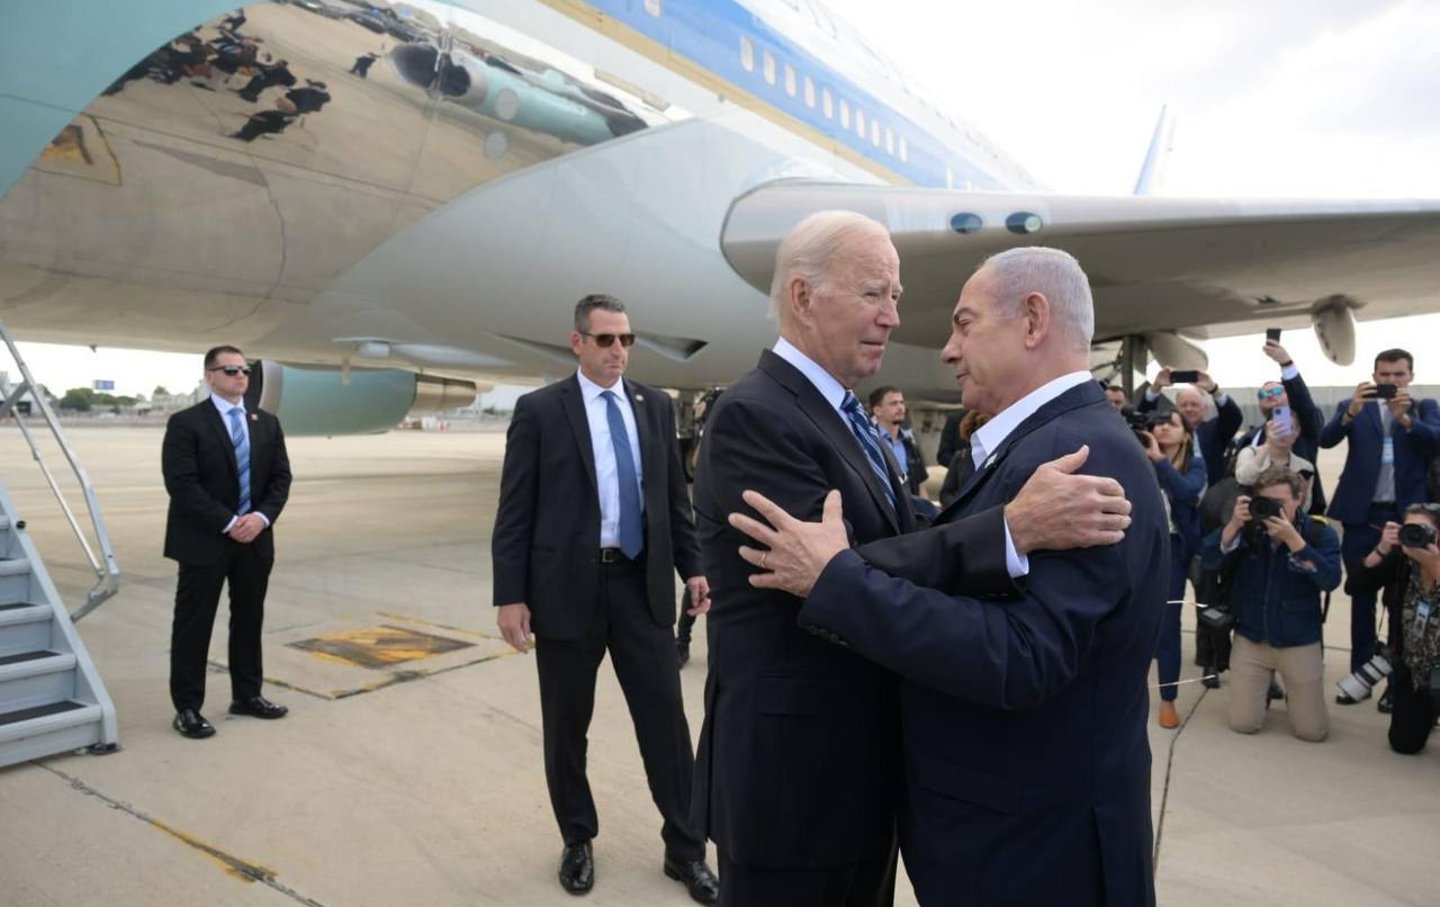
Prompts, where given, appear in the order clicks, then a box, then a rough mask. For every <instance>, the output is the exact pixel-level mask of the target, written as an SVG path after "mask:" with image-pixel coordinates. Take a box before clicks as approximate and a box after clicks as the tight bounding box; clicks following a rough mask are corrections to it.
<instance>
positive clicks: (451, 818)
mask: <svg viewBox="0 0 1440 907" xmlns="http://www.w3.org/2000/svg"><path fill="white" fill-rule="evenodd" d="M0 432H3V434H0V437H3V438H4V439H5V440H4V443H3V444H0V477H3V481H4V482H5V483H6V485H7V486H8V487H9V489H10V492H11V494H12V496H13V497H15V498H16V499H17V501H18V502H19V506H20V507H21V508H22V509H23V511H24V513H23V516H24V517H25V518H26V519H27V520H28V523H29V531H30V532H31V534H32V535H33V536H34V538H35V541H36V542H37V544H38V545H39V547H40V550H41V551H42V553H43V554H44V556H45V558H46V561H47V563H48V565H49V567H50V569H51V571H52V574H53V575H54V577H55V579H56V581H57V583H58V585H59V586H60V588H61V590H62V592H64V593H65V594H66V595H67V597H68V598H69V599H70V600H71V601H78V600H79V598H80V597H81V596H82V595H83V593H84V591H85V590H86V589H87V588H88V587H89V584H90V578H89V577H88V576H87V575H86V573H85V572H84V570H83V569H82V563H81V560H80V554H79V550H78V547H77V546H76V544H75V542H74V540H73V538H72V537H71V536H70V535H69V534H68V528H67V527H65V526H64V524H63V522H62V521H61V520H60V517H59V513H58V510H57V508H56V506H55V504H54V502H53V499H51V498H50V497H49V493H48V491H47V490H46V489H45V488H44V487H43V485H42V482H41V477H40V473H39V470H38V469H37V468H36V467H35V465H34V464H33V463H31V462H30V457H29V452H28V451H27V450H26V449H25V447H24V445H23V444H22V443H21V440H20V438H19V436H18V433H15V432H14V431H13V429H10V428H6V427H3V426H0ZM69 437H70V438H71V440H72V441H73V443H74V445H75V446H76V448H78V450H79V451H80V454H81V456H82V462H83V463H84V464H85V466H86V468H87V469H88V470H89V472H90V474H91V476H92V478H93V480H94V481H95V484H96V485H97V487H98V488H99V494H100V501H101V506H102V507H103V508H104V510H105V517H106V520H107V523H108V525H109V527H110V532H111V534H112V537H113V538H114V540H115V543H116V547H117V552H118V558H119V561H120V564H121V567H122V569H123V570H124V574H125V579H124V587H123V589H122V591H121V593H120V594H119V595H118V596H117V597H116V598H115V599H113V600H112V601H110V602H108V603H107V604H105V605H104V606H102V607H101V608H100V610H99V611H97V612H96V613H94V614H93V615H91V616H90V617H88V618H86V619H85V620H84V621H82V622H81V624H80V630H81V635H82V636H83V637H84V639H85V641H86V644H87V645H88V646H89V648H90V652H91V654H92V655H93V657H94V658H95V660H96V662H97V663H98V665H99V667H100V671H101V674H102V676H103V677H104V679H105V682H106V684H107V685H108V687H109V690H110V694H111V696H112V697H113V698H114V700H115V703H116V706H117V709H118V712H119V722H120V731H121V743H122V745H123V750H122V751H121V752H119V753H117V754H114V755H110V756H100V757H97V756H86V755H61V756H55V757H52V758H48V759H43V760H38V761H35V762H31V763H26V764H22V765H18V766H14V767H11V768H8V769H3V770H0V815H3V816H4V821H3V822H0V904H4V905H7V907H41V905H44V907H48V905H73V904H82V903H97V902H98V903H103V904H107V905H117V907H129V905H145V907H152V905H166V907H168V905H191V904H194V905H224V907H229V905H237V907H238V905H269V907H284V905H287V904H294V903H300V904H307V905H324V907H361V905H387V907H388V905H433V907H449V905H476V904H505V905H539V904H566V903H571V900H570V897H569V896H568V895H566V894H564V893H563V892H562V891H561V890H560V888H559V886H558V884H557V882H556V880H555V869H556V865H557V860H558V857H559V853H560V842H559V840H558V837H557V834H556V831H555V828H554V823H553V819H552V817H551V814H550V809H549V805H548V802H547V799H546V795H545V782H544V775H543V767H542V760H541V750H540V712H539V702H538V695H537V689H536V682H535V668H534V663H533V661H532V660H531V659H530V658H529V657H528V656H520V655H516V654H513V653H510V652H509V651H508V649H507V648H506V647H505V646H504V645H503V643H501V642H499V641H498V639H497V638H496V637H497V634H496V632H495V626H494V618H493V612H492V609H491V607H490V564H489V557H488V551H489V533H490V527H491V525H492V522H493V519H494V512H495V501H496V495H497V489H498V484H499V482H498V479H499V469H500V456H501V451H502V448H503V444H504V436H503V434H501V433H498V432H493V431H492V432H477V433H461V432H453V433H418V432H415V433H391V434H387V435H382V436H376V437H363V438H337V439H322V438H301V439H293V440H292V441H291V444H290V449H291V458H292V460H293V463H294V469H295V473H296V476H297V481H296V483H295V487H294V490H293V492H292V495H291V502H290V506H289V508H288V509H287V510H286V512H285V516H284V518H283V519H282V521H281V523H280V525H279V527H278V530H277V531H278V546H279V560H278V561H277V564H276V569H275V574H274V576H273V579H272V582H271V589H270V595H269V600H268V612H269V613H268V615H267V620H266V634H267V640H266V652H265V654H266V674H267V678H268V679H269V680H271V681H272V683H271V685H270V686H269V687H267V693H268V694H269V695H271V696H272V697H273V698H275V699H276V700H278V701H280V702H283V703H285V704H287V705H289V706H290V709H291V713H290V716H289V717H288V718H286V719H285V720H283V721H279V722H261V721H256V720H254V719H248V718H228V717H227V716H226V715H225V708H224V707H225V705H226V700H227V697H228V689H227V683H226V680H225V677H224V675H223V674H222V673H220V670H221V669H220V667H219V666H220V665H223V663H224V661H225V634H224V632H223V629H217V632H216V634H215V643H214V646H213V647H212V650H211V657H212V660H213V661H214V663H215V665H216V673H215V674H213V675H212V678H211V680H212V685H211V688H210V698H209V704H208V706H207V709H206V711H207V712H208V715H209V717H210V718H211V720H212V721H214V722H215V724H216V726H217V728H218V729H219V733H218V735H217V736H216V737H214V738H212V739H210V740H204V741H191V740H186V739H183V738H181V737H180V736H178V735H177V734H176V733H175V732H174V731H172V730H171V729H170V719H171V717H172V714H171V709H170V705H169V702H168V696H167V691H166V668H167V648H168V632H169V621H170V611H171V599H172V595H173V591H174V566H173V565H172V564H171V563H170V562H167V561H165V560H163V559H162V558H161V557H160V546H161V538H162V531H163V526H164V512H165V494H164V490H163V488H162V486H161V483H160V467H159V444H160V437H161V435H160V431H159V430H158V429H157V428H133V427H124V428H122V427H114V428H101V427H84V426H82V427H75V428H72V429H70V430H69ZM54 462H56V465H57V466H58V460H57V461H54ZM1321 468H1322V472H1323V473H1324V475H1326V476H1329V477H1333V476H1335V475H1338V471H1339V462H1338V460H1333V459H1332V460H1329V461H1327V460H1326V459H1325V458H1322V464H1321ZM1186 625H1187V629H1189V628H1190V627H1192V626H1193V622H1192V621H1191V620H1190V618H1189V615H1188V614H1187V618H1186ZM378 627H389V628H394V631H407V630H408V631H412V632H414V633H421V634H430V635H433V636H438V637H443V638H444V639H446V640H450V641H459V642H462V643H470V644H471V645H468V646H465V647H462V648H457V649H454V650H452V651H448V652H444V653H442V654H437V655H434V656H430V657H427V658H421V659H418V660H414V661H409V662H403V663H399V664H395V665H392V666H389V667H382V668H364V667H357V666H354V665H352V664H347V663H345V662H341V661H337V660H336V659H335V658H333V657H329V656H326V655H324V654H323V653H321V654H317V653H316V652H314V651H308V650H303V649H299V648H295V647H293V646H290V645H286V644H287V643H292V642H298V641H301V640H305V639H312V638H315V637H317V636H322V635H331V634H337V633H342V632H345V631H371V630H374V628H378ZM1347 628H1348V604H1347V602H1346V601H1345V600H1344V596H1343V594H1341V595H1337V596H1336V601H1335V604H1334V607H1333V608H1332V610H1331V615H1330V622H1329V625H1328V630H1329V633H1328V635H1329V638H1330V641H1331V642H1332V644H1333V645H1334V646H1335V648H1332V649H1331V650H1330V651H1329V653H1328V657H1327V662H1328V670H1327V679H1328V681H1329V682H1333V681H1334V679H1335V678H1337V677H1338V676H1340V674H1341V672H1342V670H1343V668H1344V666H1345V664H1346V659H1347V657H1348V653H1347V652H1345V651H1344V650H1343V649H1341V648H1339V646H1342V645H1344V644H1345V643H1346V642H1347V639H1346V637H1347V636H1348V632H1347ZM702 629H703V628H702ZM392 632H393V631H392ZM412 640H413V641H414V642H415V644H416V645H423V643H424V642H425V640H424V637H412ZM701 640H703V633H702V634H701ZM1192 643H1193V637H1192V636H1191V635H1189V634H1188V633H1187V635H1186V638H1185V645H1186V649H1187V652H1186V657H1187V662H1188V660H1189V654H1190V650H1191V648H1192ZM705 668H706V663H705V652H704V645H703V641H701V642H700V643H699V644H698V646H697V650H696V652H695V657H694V660H693V661H692V662H691V663H690V665H689V666H688V667H686V668H685V670H684V673H683V678H684V686H685V696H686V704H687V709H688V712H689V716H690V722H691V725H690V726H691V731H692V733H693V732H698V730H699V725H700V719H701V698H700V694H701V688H702V683H703V679H704V674H705ZM1184 676H1185V677H1186V678H1196V677H1198V669H1196V668H1194V667H1193V666H1190V665H1189V664H1188V663H1187V665H1186V667H1185V672H1184ZM287 687H289V689H287ZM1226 695H1227V692H1226V690H1225V689H1221V690H1219V691H1209V692H1207V691H1205V690H1204V689H1203V688H1202V687H1201V686H1200V685H1199V684H1198V683H1189V684H1186V685H1184V686H1183V687H1182V692H1181V696H1180V706H1181V713H1182V715H1183V716H1184V717H1185V723H1184V725H1183V726H1182V727H1181V729H1180V730H1178V731H1164V730H1161V729H1160V728H1158V727H1155V726H1153V724H1152V727H1151V736H1150V741H1151V747H1152V750H1153V751H1154V756H1155V762H1154V765H1155V768H1154V776H1153V777H1154V781H1153V791H1154V808H1155V815H1156V829H1157V833H1158V836H1159V846H1158V866H1157V885H1158V889H1159V900H1160V903H1161V904H1163V905H1175V907H1189V905H1194V907H1210V905H1215V904H1237V903H1238V904H1267V905H1269V904H1273V905H1290V904H1294V905H1305V907H1316V905H1330V904H1334V905H1350V904H1355V903H1363V904H1368V905H1383V904H1409V905H1421V904H1435V903H1437V899H1440V896H1437V894H1436V890H1437V888H1436V882H1435V877H1434V867H1435V865H1436V863H1435V846H1434V842H1435V832H1436V830H1437V829H1440V784H1437V780H1440V741H1437V743H1436V745H1435V746H1432V747H1431V749H1430V750H1428V751H1427V752H1425V753H1423V754H1422V755H1420V756H1417V757H1402V756H1397V755H1395V754H1393V753H1391V752H1390V751H1389V749H1388V747H1387V745H1386V742H1385V729H1386V718H1385V717H1384V716H1382V715H1379V714H1377V713H1376V711H1375V708H1374V706H1373V704H1372V703H1365V704H1363V705H1358V706H1353V707H1350V708H1340V707H1335V706H1332V707H1331V712H1330V718H1331V735H1330V739H1329V740H1328V741H1327V742H1325V743H1322V744H1307V743H1301V742H1299V741H1298V740H1295V739H1294V738H1293V737H1291V736H1290V735H1289V733H1288V728H1287V723H1286V719H1285V707H1284V704H1283V703H1279V704H1277V705H1276V706H1275V707H1274V708H1272V709H1271V711H1270V713H1269V716H1268V718H1267V721H1266V726H1265V729H1264V732H1263V733H1261V734H1258V735H1256V736H1253V737H1245V736H1240V735H1237V734H1234V733H1231V732H1230V731H1229V730H1227V729H1226V727H1225V723H1224V706H1225V700H1226ZM590 778H591V783H592V786H593V788H594V791H595V796H596V799H597V802H598V806H599V811H600V816H601V834H600V837H599V838H598V839H597V840H596V848H595V849H596V859H597V863H598V871H597V881H596V887H595V890H594V892H593V893H592V894H591V895H590V896H589V898H588V899H587V900H588V903H590V904H593V905H596V907H602V905H617V907H618V905H626V907H629V905H635V904H675V905H681V904H686V903H689V901H688V899H687V898H686V896H685V894H684V891H683V889H682V888H681V887H680V886H679V885H678V884H677V883H675V882H672V881H669V880H667V879H665V878H664V877H663V876H662V875H661V873H660V860H661V846H662V845H661V842H660V838H659V820H658V817H657V815H656V813H655V810H654V807H653V806H652V805H651V803H650V798H649V795H648V792H647V790H646V786H645V779H644V774H643V772H642V769H641V765H640V758H639V754H638V751H637V749H636V746H635V743H634V738H633V735H632V732H631V726H630V721H629V717H628V715H627V713H626V710H625V706H624V701H623V698H622V696H621V695H620V691H619V688H618V686H617V684H616V683H615V680H614V676H613V674H611V673H610V672H609V671H608V670H604V669H602V672H601V676H600V688H599V693H598V697H597V703H596V714H595V720H594V725H593V727H592V730H591V746H590ZM712 862H713V851H712ZM1037 869H1038V870H1039V871H1043V867H1037ZM901 889H902V890H901V892H900V893H899V896H898V898H897V903H899V904H902V905H913V904H914V903H915V900H914V896H913V894H912V893H911V892H910V890H909V887H908V886H907V885H905V884H904V882H903V879H902V883H901Z"/></svg>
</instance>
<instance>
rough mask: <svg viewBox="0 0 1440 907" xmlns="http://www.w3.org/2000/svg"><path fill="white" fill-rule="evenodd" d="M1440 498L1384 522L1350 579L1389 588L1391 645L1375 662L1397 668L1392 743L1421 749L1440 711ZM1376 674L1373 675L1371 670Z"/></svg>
mask: <svg viewBox="0 0 1440 907" xmlns="http://www.w3.org/2000/svg"><path fill="white" fill-rule="evenodd" d="M1437 529H1440V504H1435V503H1421V504H1411V505H1410V506H1409V507H1407V508H1405V516H1404V522H1403V523H1394V522H1391V523H1386V524H1385V529H1384V530H1383V531H1382V532H1381V534H1380V542H1379V543H1378V544H1377V545H1376V546H1375V549H1374V550H1373V551H1371V552H1369V553H1368V554H1366V555H1365V559H1364V561H1362V562H1361V565H1360V567H1359V569H1357V570H1355V571H1354V572H1352V573H1351V575H1350V581H1351V584H1352V585H1353V586H1354V587H1355V588H1357V589H1363V590H1365V591H1366V592H1369V593H1370V594H1372V595H1373V594H1374V593H1375V592H1377V591H1379V590H1380V589H1384V590H1385V592H1384V594H1385V610H1386V612H1387V613H1388V614H1389V617H1390V647H1389V651H1388V652H1385V653H1383V655H1382V656H1381V658H1380V659H1375V660H1372V662H1371V664H1379V665H1380V666H1381V669H1382V671H1383V669H1384V668H1393V669H1394V673H1393V674H1391V676H1390V690H1391V692H1392V693H1393V694H1394V705H1393V708H1392V711H1391V713H1390V748H1391V749H1393V750H1394V751H1395V752H1397V753H1406V754H1412V753H1418V752H1420V751H1421V750H1422V749H1424V748H1425V742H1426V740H1427V739H1428V738H1429V737H1430V730H1431V728H1433V727H1434V726H1435V718H1436V715H1437V714H1440V548H1437V547H1436V537H1437ZM1372 676H1373V675H1372Z"/></svg>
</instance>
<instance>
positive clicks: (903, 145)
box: [900, 135, 910, 163]
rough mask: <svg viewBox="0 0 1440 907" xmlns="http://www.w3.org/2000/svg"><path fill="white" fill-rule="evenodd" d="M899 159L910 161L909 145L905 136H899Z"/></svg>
mask: <svg viewBox="0 0 1440 907" xmlns="http://www.w3.org/2000/svg"><path fill="white" fill-rule="evenodd" d="M900 160H902V161H905V162H906V163H909V162H910V145H909V143H907V142H906V141H905V136H903V135H902V136H900Z"/></svg>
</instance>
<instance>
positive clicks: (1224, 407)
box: [1135, 368, 1245, 485]
mask: <svg viewBox="0 0 1440 907" xmlns="http://www.w3.org/2000/svg"><path fill="white" fill-rule="evenodd" d="M1172 384H1186V385H1189V386H1188V387H1182V388H1180V392H1179V393H1178V394H1177V395H1176V396H1175V408H1176V409H1178V410H1179V411H1180V416H1181V418H1183V419H1184V420H1185V424H1186V425H1187V426H1189V428H1190V432H1191V434H1193V435H1194V436H1195V447H1196V451H1197V452H1198V453H1199V454H1200V456H1201V458H1203V459H1204V460H1205V479H1206V481H1207V483H1208V484H1211V485H1214V484H1215V483H1216V482H1219V481H1220V480H1221V479H1223V478H1225V450H1226V448H1227V446H1228V445H1229V443H1230V439H1231V438H1232V437H1234V436H1235V432H1237V431H1239V430H1240V426H1241V425H1243V424H1244V423H1245V414H1244V413H1242V412H1241V411H1240V406H1239V404H1237V403H1236V402H1235V401H1234V400H1232V399H1230V395H1229V394H1226V393H1223V392H1222V391H1221V390H1220V386H1219V385H1218V384H1216V383H1215V379H1214V378H1211V377H1210V374H1209V372H1204V371H1199V370H1195V371H1179V370H1176V369H1170V368H1162V369H1161V370H1160V374H1158V375H1156V376H1155V380H1154V381H1152V382H1150V388H1149V389H1148V390H1146V391H1145V395H1144V397H1143V398H1141V400H1140V402H1139V403H1138V404H1137V405H1136V407H1135V411H1136V412H1139V413H1148V412H1153V411H1154V410H1155V409H1156V408H1157V407H1158V406H1159V403H1160V396H1161V392H1162V391H1164V390H1165V388H1167V387H1169V386H1170V385H1172ZM1202 391H1203V393H1202ZM1206 394H1209V395H1210V397H1211V399H1213V400H1214V402H1215V410H1216V414H1215V415H1214V416H1209V406H1208V405H1207V404H1206V402H1205V395H1206ZM1207 416H1208V418H1207Z"/></svg>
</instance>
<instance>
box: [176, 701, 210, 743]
mask: <svg viewBox="0 0 1440 907" xmlns="http://www.w3.org/2000/svg"><path fill="white" fill-rule="evenodd" d="M174 727H175V730H177V731H179V732H180V736H182V737H189V738H190V739H191V740H203V739H205V738H206V737H213V736H215V725H213V724H211V723H210V722H208V721H206V720H205V716H204V715H201V714H200V713H199V712H197V711H196V710H194V709H181V710H180V711H179V712H178V713H177V714H176V715H175V724H174Z"/></svg>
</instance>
